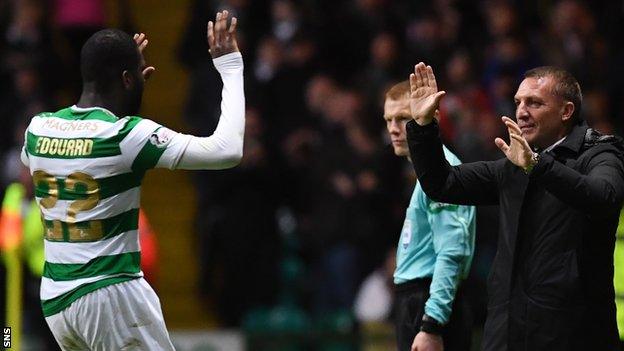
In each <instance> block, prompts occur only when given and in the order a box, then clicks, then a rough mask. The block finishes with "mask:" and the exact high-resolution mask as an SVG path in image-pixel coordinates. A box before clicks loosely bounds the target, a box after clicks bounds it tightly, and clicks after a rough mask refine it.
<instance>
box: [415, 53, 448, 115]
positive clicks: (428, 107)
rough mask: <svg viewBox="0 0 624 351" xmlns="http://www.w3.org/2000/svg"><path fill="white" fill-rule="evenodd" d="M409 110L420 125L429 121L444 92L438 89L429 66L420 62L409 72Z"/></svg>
mask: <svg viewBox="0 0 624 351" xmlns="http://www.w3.org/2000/svg"><path fill="white" fill-rule="evenodd" d="M409 82H410V110H411V112H412V118H413V119H414V120H416V123H418V124H420V125H421V126H424V125H427V124H429V123H431V121H432V120H433V118H434V116H435V111H436V110H437V109H438V106H439V105H440V100H441V99H442V97H443V96H444V94H446V92H444V91H438V84H437V82H436V78H435V75H434V74H433V69H432V68H431V66H426V65H425V64H424V63H422V62H420V63H418V64H417V65H416V66H415V67H414V73H412V74H410V77H409Z"/></svg>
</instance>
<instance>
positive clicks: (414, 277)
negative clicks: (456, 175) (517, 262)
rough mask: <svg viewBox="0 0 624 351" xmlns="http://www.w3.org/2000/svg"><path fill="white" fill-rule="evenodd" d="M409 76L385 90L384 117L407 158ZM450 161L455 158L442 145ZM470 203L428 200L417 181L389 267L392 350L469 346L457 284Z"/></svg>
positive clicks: (470, 241) (466, 253) (468, 236)
mask: <svg viewBox="0 0 624 351" xmlns="http://www.w3.org/2000/svg"><path fill="white" fill-rule="evenodd" d="M409 94H410V86H409V82H408V81H405V82H401V83H399V84H396V85H394V86H393V87H391V88H390V90H388V92H387V93H386V99H385V103H384V119H385V120H386V127H387V129H388V132H389V134H390V138H391V140H392V147H393V148H394V153H395V154H396V155H397V156H405V157H408V158H409V149H408V146H407V140H406V133H405V124H406V123H407V122H408V121H409V120H410V119H411V118H412V117H411V113H410V105H409V102H410V100H409ZM444 154H445V156H446V159H447V160H448V161H449V163H451V164H452V165H457V164H460V163H461V162H460V161H459V159H458V158H457V157H456V156H455V155H454V154H453V153H451V152H450V151H449V150H447V149H446V148H445V150H444ZM475 212H476V211H475V208H474V207H473V206H458V205H450V204H444V203H440V202H435V201H432V200H431V199H429V198H428V197H427V195H425V193H424V192H423V190H422V188H421V186H420V183H417V184H416V187H415V189H414V193H413V194H412V198H411V200H410V203H409V207H408V208H407V210H406V214H405V222H404V224H403V230H402V231H401V237H400V239H399V243H398V247H397V258H396V261H397V268H396V271H395V272H394V283H395V306H396V315H395V318H396V332H397V346H398V350H400V351H404V350H417V351H441V350H445V351H454V350H461V351H465V350H469V349H470V333H471V325H470V322H469V321H468V320H467V316H466V315H465V313H464V311H463V309H464V306H463V302H462V296H461V294H458V288H459V285H460V282H461V280H462V279H464V278H465V277H466V276H467V275H468V271H469V269H470V263H471V260H472V255H473V252H474V234H475Z"/></svg>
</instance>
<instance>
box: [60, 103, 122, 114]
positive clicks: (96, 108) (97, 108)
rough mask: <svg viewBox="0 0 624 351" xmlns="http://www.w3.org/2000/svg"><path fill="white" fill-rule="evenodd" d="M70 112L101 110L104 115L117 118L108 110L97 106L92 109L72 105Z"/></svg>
mask: <svg viewBox="0 0 624 351" xmlns="http://www.w3.org/2000/svg"><path fill="white" fill-rule="evenodd" d="M70 108H71V110H72V111H74V112H77V113H85V112H91V111H94V110H102V111H104V112H106V113H108V114H109V115H111V116H113V117H117V116H115V114H114V113H112V112H110V111H109V110H107V109H105V108H104V107H99V106H93V107H78V106H76V105H72V106H71V107H70Z"/></svg>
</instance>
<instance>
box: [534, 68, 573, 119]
mask: <svg viewBox="0 0 624 351" xmlns="http://www.w3.org/2000/svg"><path fill="white" fill-rule="evenodd" d="M542 77H552V78H553V79H554V80H555V86H554V88H553V91H552V93H553V94H554V95H555V96H559V97H561V98H563V99H564V100H565V101H570V102H571V103H573V104H574V112H573V113H572V120H574V121H576V122H579V121H581V105H582V103H583V94H582V93H581V86H580V85H579V83H578V81H577V80H576V78H574V76H573V75H572V74H570V72H568V71H566V70H564V69H562V68H558V67H553V66H541V67H536V68H533V69H531V70H528V71H526V73H524V78H542Z"/></svg>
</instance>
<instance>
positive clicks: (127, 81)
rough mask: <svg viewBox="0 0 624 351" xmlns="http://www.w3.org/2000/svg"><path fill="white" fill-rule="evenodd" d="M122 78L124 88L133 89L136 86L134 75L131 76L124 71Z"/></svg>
mask: <svg viewBox="0 0 624 351" xmlns="http://www.w3.org/2000/svg"><path fill="white" fill-rule="evenodd" d="M121 77H122V80H123V85H124V88H126V89H130V88H132V86H134V79H133V78H132V74H130V72H128V71H125V70H124V71H123V72H122V73H121Z"/></svg>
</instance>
